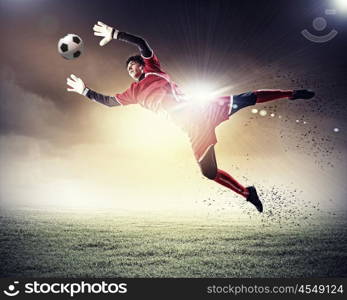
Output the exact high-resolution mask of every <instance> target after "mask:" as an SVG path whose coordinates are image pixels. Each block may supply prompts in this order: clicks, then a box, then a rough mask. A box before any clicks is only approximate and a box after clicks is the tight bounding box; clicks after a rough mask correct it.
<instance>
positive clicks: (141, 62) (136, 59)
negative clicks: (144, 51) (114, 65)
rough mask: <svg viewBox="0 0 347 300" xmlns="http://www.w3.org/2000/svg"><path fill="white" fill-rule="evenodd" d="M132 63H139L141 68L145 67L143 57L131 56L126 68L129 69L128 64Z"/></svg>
mask: <svg viewBox="0 0 347 300" xmlns="http://www.w3.org/2000/svg"><path fill="white" fill-rule="evenodd" d="M131 61H134V62H137V63H139V64H140V65H141V66H144V65H145V62H144V60H143V58H142V56H141V55H134V56H130V57H129V58H128V59H127V61H126V65H125V66H126V67H128V64H129V63H130V62H131Z"/></svg>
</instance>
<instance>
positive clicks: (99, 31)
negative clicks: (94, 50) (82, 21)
mask: <svg viewBox="0 0 347 300" xmlns="http://www.w3.org/2000/svg"><path fill="white" fill-rule="evenodd" d="M93 30H94V35H96V36H102V37H103V39H102V40H101V41H100V43H99V45H100V46H105V45H106V44H107V43H108V42H110V41H111V40H112V39H117V36H118V30H117V29H113V27H111V26H107V25H106V24H104V23H102V22H100V21H98V24H95V25H94V27H93Z"/></svg>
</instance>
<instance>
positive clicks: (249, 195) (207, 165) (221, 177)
mask: <svg viewBox="0 0 347 300" xmlns="http://www.w3.org/2000/svg"><path fill="white" fill-rule="evenodd" d="M199 166H200V169H201V172H202V174H203V175H204V176H205V177H207V178H208V179H211V180H214V181H215V182H217V183H219V184H221V185H223V186H225V187H226V188H228V189H231V190H232V191H234V192H236V193H238V194H239V195H241V196H243V197H244V198H246V200H247V201H249V202H251V203H252V204H253V205H255V207H256V208H257V209H258V211H260V212H262V211H263V205H262V203H261V202H260V200H259V197H258V195H257V191H256V189H255V188H254V187H252V186H251V187H247V188H246V187H244V186H242V185H241V184H240V183H239V182H238V181H237V180H236V179H234V178H233V177H231V176H230V175H229V174H228V173H227V172H225V171H223V170H220V169H218V167H217V161H216V154H215V151H214V147H213V146H211V147H210V148H209V149H208V150H207V152H206V153H205V155H204V156H203V157H202V159H201V160H200V161H199Z"/></svg>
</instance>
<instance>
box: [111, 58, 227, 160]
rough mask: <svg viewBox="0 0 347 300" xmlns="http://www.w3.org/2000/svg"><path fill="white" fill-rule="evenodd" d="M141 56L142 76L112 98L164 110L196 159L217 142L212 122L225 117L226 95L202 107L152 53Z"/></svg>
mask: <svg viewBox="0 0 347 300" xmlns="http://www.w3.org/2000/svg"><path fill="white" fill-rule="evenodd" d="M143 59H144V62H145V66H144V74H145V75H144V76H145V77H144V78H143V79H142V80H140V81H138V82H133V83H132V84H131V86H130V87H129V88H128V89H127V90H126V91H125V92H123V93H120V94H116V96H115V97H116V100H117V101H118V102H119V103H120V104H122V105H128V104H140V105H141V106H143V107H145V108H147V109H149V110H152V111H154V112H165V113H167V114H168V115H169V116H170V118H171V119H172V121H173V122H174V123H176V124H177V125H178V126H179V127H181V128H182V129H183V130H184V131H185V132H186V133H187V134H188V137H189V139H190V142H191V144H192V148H193V151H194V155H195V157H196V159H197V160H198V161H200V160H201V159H202V157H203V156H204V154H205V153H206V151H207V150H208V148H209V147H210V146H211V145H214V144H216V143H217V138H216V134H215V128H216V126H218V125H219V124H220V123H221V122H223V121H225V120H227V119H228V118H229V112H230V97H229V96H228V97H220V98H216V99H214V100H213V101H211V102H210V103H208V104H207V105H206V106H204V107H201V106H198V105H195V104H194V102H189V101H187V100H186V98H185V96H184V94H183V93H182V92H181V91H180V90H179V88H178V86H177V85H176V84H175V83H174V82H173V81H171V79H170V76H169V75H168V74H166V73H165V72H164V71H163V70H161V68H160V63H159V60H158V58H157V57H156V55H154V54H153V55H152V57H150V58H143Z"/></svg>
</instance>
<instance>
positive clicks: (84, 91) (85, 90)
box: [82, 87, 89, 96]
mask: <svg viewBox="0 0 347 300" xmlns="http://www.w3.org/2000/svg"><path fill="white" fill-rule="evenodd" d="M88 92H89V89H88V88H87V87H85V88H84V89H83V91H82V95H83V96H87V93H88Z"/></svg>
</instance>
